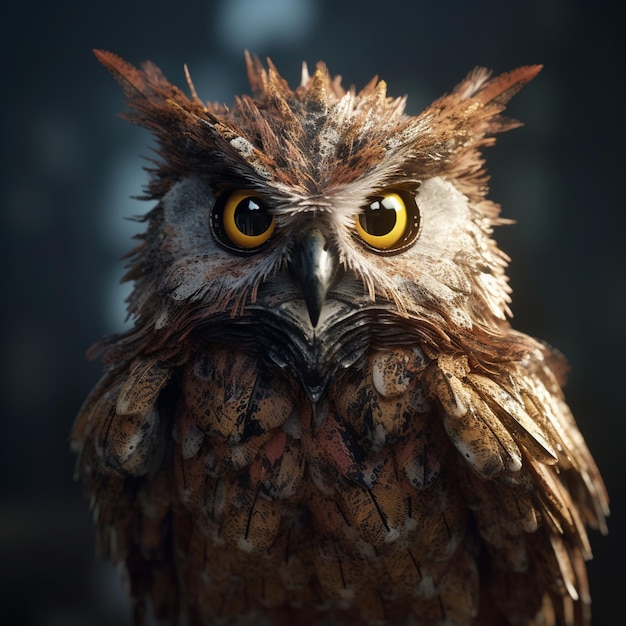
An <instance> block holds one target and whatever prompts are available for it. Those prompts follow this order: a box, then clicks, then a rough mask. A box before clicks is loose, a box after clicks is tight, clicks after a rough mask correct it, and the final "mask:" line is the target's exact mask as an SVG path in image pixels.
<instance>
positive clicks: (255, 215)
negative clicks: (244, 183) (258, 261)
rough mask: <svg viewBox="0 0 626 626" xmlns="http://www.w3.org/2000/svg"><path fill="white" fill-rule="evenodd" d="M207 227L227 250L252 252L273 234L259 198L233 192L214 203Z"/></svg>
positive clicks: (241, 192)
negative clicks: (208, 226)
mask: <svg viewBox="0 0 626 626" xmlns="http://www.w3.org/2000/svg"><path fill="white" fill-rule="evenodd" d="M211 226H212V229H213V232H214V234H215V235H216V236H217V238H218V240H219V241H220V242H221V243H222V244H224V245H225V246H227V247H229V248H234V249H236V250H240V251H243V252H253V251H254V250H256V249H257V248H259V246H262V245H263V244H264V243H265V242H266V241H268V239H269V238H270V237H271V236H272V233H273V232H274V216H273V215H272V214H271V213H270V211H269V209H268V207H267V204H266V202H265V201H264V200H263V198H261V196H259V194H257V193H255V192H253V191H249V190H238V191H233V192H232V193H230V194H229V195H228V196H226V198H225V200H224V201H222V202H220V201H218V202H217V203H216V206H215V209H214V210H213V214H212V215H211Z"/></svg>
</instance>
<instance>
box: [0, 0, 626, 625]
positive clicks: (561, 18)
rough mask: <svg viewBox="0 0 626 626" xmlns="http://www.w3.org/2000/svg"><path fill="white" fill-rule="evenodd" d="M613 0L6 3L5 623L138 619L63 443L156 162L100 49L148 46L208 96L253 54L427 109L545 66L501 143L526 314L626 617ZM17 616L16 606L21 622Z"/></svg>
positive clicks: (115, 310)
mask: <svg viewBox="0 0 626 626" xmlns="http://www.w3.org/2000/svg"><path fill="white" fill-rule="evenodd" d="M617 7H618V3H616V2H593V3H592V2H574V1H569V2H568V1H565V0H552V1H542V0H530V1H524V2H520V1H511V2H503V1H502V0H484V1H482V2H479V3H472V2H467V1H465V2H463V1H460V0H459V1H455V2H450V1H448V2H446V1H438V2H433V1H431V2H419V1H413V2H402V1H400V0H385V1H384V2H368V1H367V0H356V1H355V0H349V1H345V2H338V1H337V0H335V1H333V2H331V1H330V0H317V1H316V0H228V1H227V0H221V1H220V0H216V1H213V2H210V1H205V2H199V1H197V0H196V1H193V2H187V3H182V2H180V3H164V2H145V1H144V2H133V3H131V2H128V0H126V1H125V2H120V1H119V0H110V1H109V2H106V3H105V2H102V3H84V2H80V3H79V2H59V3H46V4H44V3H35V4H29V3H21V4H19V5H18V4H13V5H11V6H10V7H9V8H8V9H6V8H5V9H3V17H2V38H1V39H2V49H3V53H2V57H1V58H2V61H1V63H2V74H1V77H2V86H3V88H2V97H1V106H2V116H1V119H2V134H1V140H0V146H1V148H2V169H1V172H2V176H3V184H2V186H1V187H0V191H1V192H2V201H1V203H0V237H1V241H0V281H1V282H0V285H1V290H0V303H1V307H0V310H1V314H2V317H1V321H2V323H1V325H0V333H1V343H0V349H1V352H0V359H1V360H0V368H1V369H0V374H1V377H0V391H1V396H0V411H1V412H2V414H1V421H0V489H1V500H0V597H2V603H1V604H0V616H2V617H1V618H0V619H2V621H3V622H4V623H7V624H12V625H22V624H24V625H26V624H28V625H31V624H32V625H37V626H64V625H69V626H72V625H80V624H90V625H91V624H93V625H95V626H108V625H112V624H116V625H118V626H119V625H124V624H129V622H130V620H129V617H128V615H127V611H126V606H125V604H124V600H123V594H122V592H121V589H120V585H119V583H118V582H117V577H116V574H115V573H114V571H113V569H112V568H110V567H107V566H104V565H102V564H100V563H99V562H98V561H97V560H95V559H94V557H93V534H92V526H91V521H90V514H89V512H88V510H87V505H86V503H85V501H84V500H83V498H82V494H81V490H80V487H79V486H77V485H75V484H74V483H73V482H72V470H73V463H74V460H73V458H72V457H71V455H70V454H69V452H68V446H67V437H68V431H69V429H70V426H71V423H72V420H73V418H74V415H75V413H76V411H77V410H78V407H79V405H80V403H81V401H82V399H83V398H84V396H85V395H86V393H87V392H88V390H89V389H90V387H91V386H92V385H93V384H94V383H95V381H96V379H97V377H98V371H99V369H98V365H97V364H93V363H92V364H88V363H86V362H85V360H84V352H85V349H86V348H87V346H88V345H89V344H90V343H91V342H92V341H93V340H95V339H96V338H97V337H99V336H100V335H102V334H104V333H108V332H112V331H116V330H120V329H121V328H122V327H123V325H124V315H123V307H122V304H121V303H122V300H123V298H124V297H125V295H126V293H127V292H126V291H125V290H124V289H123V288H120V287H119V285H118V284H117V283H118V280H119V277H120V276H121V273H122V267H121V263H119V262H118V258H119V257H120V256H121V254H122V253H123V252H124V251H125V250H126V249H128V248H129V247H130V245H131V240H130V237H131V235H132V233H133V232H134V225H133V223H132V222H128V221H125V220H124V219H123V217H124V216H128V215H133V214H138V213H140V212H143V211H145V210H146V209H147V208H148V206H147V205H144V204H142V203H140V202H138V201H135V200H132V199H130V196H131V195H133V194H138V193H140V191H141V185H142V184H144V183H145V180H146V178H145V175H144V173H143V172H142V170H141V167H142V165H143V164H144V162H143V161H142V160H141V158H140V156H139V155H141V154H143V155H149V154H150V153H149V148H148V146H149V144H150V140H149V137H148V135H147V133H145V132H144V131H142V130H139V129H136V128H133V127H131V126H130V125H128V124H126V123H125V122H122V121H120V120H119V119H118V118H117V117H116V116H115V114H116V112H118V111H120V110H121V109H122V98H121V94H120V91H119V88H118V86H117V85H116V84H115V83H114V82H113V81H112V80H111V78H110V76H109V75H108V74H107V73H106V72H105V71H104V70H103V69H102V68H101V67H100V66H99V65H98V64H97V62H96V61H95V59H94V57H93V56H92V54H91V49H92V48H94V47H100V48H105V49H110V50H112V51H114V52H116V53H118V54H120V55H121V56H123V57H125V58H127V59H128V60H130V61H132V62H133V63H138V62H140V61H142V60H144V59H147V58H149V59H152V60H153V61H155V62H156V63H157V64H158V65H160V66H161V68H162V69H163V70H164V71H165V73H166V75H167V76H168V77H169V78H170V80H172V81H173V82H175V83H177V84H179V85H181V86H184V74H183V64H184V63H187V64H188V65H189V67H190V70H191V72H192V75H193V77H194V82H195V84H196V88H197V90H198V91H199V93H200V95H201V97H202V98H203V99H206V100H211V101H215V100H217V101H223V102H226V103H229V102H230V101H231V100H232V97H233V95H234V94H235V93H239V92H242V91H244V90H246V89H247V85H246V82H245V71H244V65H243V55H242V50H243V49H244V48H249V49H250V50H252V51H254V52H256V53H258V54H259V55H260V56H261V57H265V56H270V57H271V58H272V59H273V61H274V62H275V63H276V65H277V66H278V67H279V69H280V70H281V72H282V73H283V75H284V76H285V77H286V78H287V79H288V80H289V82H290V83H291V84H295V83H296V82H297V81H298V79H299V73H300V64H301V61H302V60H306V61H307V62H308V63H309V65H310V66H311V65H314V63H315V62H316V61H317V60H319V59H323V60H325V61H326V62H327V64H328V65H329V67H330V69H331V71H332V72H333V73H340V74H342V75H343V77H344V82H345V83H346V84H355V85H356V86H357V87H359V86H363V85H364V84H365V82H366V81H368V80H369V79H370V78H371V76H373V75H374V74H378V75H379V76H380V77H382V78H384V79H385V80H386V81H387V83H388V85H389V93H390V94H391V95H402V94H405V93H408V94H409V112H411V113H418V112H419V111H420V110H421V109H422V108H423V107H424V106H425V105H427V104H428V103H429V102H430V101H432V100H433V99H434V98H436V97H437V96H439V95H440V94H442V93H443V92H445V91H448V90H449V89H451V88H452V86H453V85H454V84H456V82H457V81H458V80H460V79H461V78H462V77H463V76H464V75H465V74H466V73H467V72H468V71H469V70H470V69H471V68H472V67H473V66H475V65H478V64H480V65H486V66H488V67H491V68H493V69H494V70H496V71H497V72H501V71H506V70H508V69H511V68H513V67H516V66H518V65H523V64H528V63H544V64H545V68H544V70H543V72H542V73H541V74H540V75H539V77H538V78H537V79H536V80H535V81H534V82H533V83H531V84H530V85H529V86H528V87H527V88H526V89H525V90H524V91H523V92H522V93H521V94H519V95H518V96H517V97H516V98H515V99H514V100H513V101H512V103H511V106H510V109H509V111H510V114H511V115H513V116H514V117H517V118H519V119H521V120H523V121H524V122H525V124H526V126H525V127H524V128H523V129H521V130H515V131H513V132H511V133H508V134H506V135H503V136H501V137H500V139H499V142H498V145H497V146H496V147H495V148H491V149H489V150H488V153H487V157H488V159H489V163H490V170H491V173H492V184H491V189H492V193H491V195H492V197H493V198H494V199H495V200H497V201H498V202H501V203H502V205H503V207H504V215H505V216H507V217H511V218H514V219H516V220H517V222H518V224H517V225H516V226H512V227H506V228H502V229H500V230H499V232H498V233H497V236H498V239H499V241H500V243H501V245H502V247H503V248H504V249H505V250H506V251H507V252H508V253H509V254H510V255H511V257H512V258H513V263H512V265H511V271H510V275H511V278H512V285H513V288H514V302H513V310H514V312H515V324H516V326H517V327H519V328H520V329H522V330H524V331H526V332H529V333H530V334H533V335H536V336H539V337H542V338H544V339H546V340H547V341H549V342H550V343H552V344H553V345H556V346H558V347H559V348H560V349H561V350H562V351H563V352H564V353H565V354H566V355H567V356H568V357H569V360H570V363H571V365H572V371H571V376H570V383H569V385H568V388H567V393H568V397H569V399H570V403H571V405H572V407H573V409H574V412H575V414H576V416H577V419H578V421H579V424H580V426H581V429H582V430H583V432H584V433H585V435H586V437H587V440H588V442H589V445H590V447H591V449H592V451H593V453H594V454H595V455H596V457H597V460H598V463H599V465H600V468H601V469H602V471H603V473H604V475H605V478H606V481H607V483H608V487H609V491H610V493H611V496H612V510H613V514H612V517H611V519H610V520H609V522H610V530H611V533H610V535H609V536H608V537H606V538H605V537H602V536H600V534H599V533H595V532H592V537H591V539H592V543H593V545H594V550H595V555H596V558H595V560H594V561H593V562H592V564H591V565H590V573H591V585H592V591H593V596H594V610H595V619H594V624H595V625H596V626H598V625H600V626H601V625H603V624H609V623H616V622H615V620H616V619H617V620H618V621H621V619H623V617H624V615H625V614H626V611H625V610H624V609H623V608H622V603H623V601H622V599H621V598H620V594H621V593H623V583H624V579H625V578H626V576H625V575H624V557H625V556H626V555H625V554H624V552H625V550H624V546H625V539H624V528H623V526H624V509H625V507H624V503H623V496H622V493H623V488H622V486H621V485H620V484H619V479H620V478H621V465H620V454H621V456H622V457H623V456H624V452H623V451H622V450H623V441H624V434H625V427H624V420H625V415H624V410H623V405H624V402H623V397H624V388H625V386H626V381H625V380H624V374H625V371H626V368H625V366H624V350H625V348H626V346H625V343H626V342H625V336H626V331H625V323H624V300H625V299H624V278H623V269H624V262H623V258H624V255H623V252H622V250H623V244H622V241H623V238H624V227H625V220H624V214H623V209H624V201H623V196H622V194H621V193H620V192H621V186H622V184H623V179H624V171H623V159H622V158H621V151H622V150H623V149H624V148H623V147H624V145H625V143H624V139H625V137H624V121H623V118H624V114H623V102H624V96H623V93H622V91H623V84H624V70H623V63H622V58H623V48H622V46H621V44H619V43H618V42H619V39H620V38H621V37H622V32H621V19H620V18H618V10H617ZM5 618H7V619H6V620H5Z"/></svg>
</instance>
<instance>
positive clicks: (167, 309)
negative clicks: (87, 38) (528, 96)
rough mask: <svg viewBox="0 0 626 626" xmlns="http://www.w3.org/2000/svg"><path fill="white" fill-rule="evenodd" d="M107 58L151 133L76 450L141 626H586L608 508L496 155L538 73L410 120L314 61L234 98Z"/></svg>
mask: <svg viewBox="0 0 626 626" xmlns="http://www.w3.org/2000/svg"><path fill="white" fill-rule="evenodd" d="M96 56H97V58H98V59H99V60H100V62H101V63H102V64H103V65H104V66H105V67H106V68H107V69H108V70H109V71H110V72H111V73H112V74H113V76H114V77H115V78H116V79H117V81H118V82H119V83H120V84H121V86H122V88H123V90H124V93H125V95H126V98H127V100H128V105H129V110H128V112H127V113H126V117H127V118H128V119H129V120H130V121H131V122H133V123H135V124H138V125H140V126H143V127H145V128H147V129H149V130H150V131H151V132H152V133H153V134H154V136H155V138H156V142H157V145H156V150H155V152H156V156H155V157H154V159H153V160H152V161H151V165H150V172H151V179H150V182H149V184H148V186H147V188H146V190H145V198H146V199H147V200H150V201H152V202H153V208H152V209H151V210H150V211H149V212H148V213H147V215H146V216H145V219H144V221H145V223H146V228H145V232H144V233H143V234H142V235H140V236H139V237H138V245H137V246H136V247H135V248H134V249H133V250H132V251H131V253H130V254H129V256H128V259H129V261H128V272H127V274H126V276H125V279H126V280H128V281H132V282H133V285H134V286H133V290H132V293H131V295H130V297H129V300H128V309H129V314H130V315H131V317H132V319H133V322H134V323H133V325H132V327H131V328H130V329H129V330H127V331H126V332H123V333H121V334H118V335H115V336H112V337H108V338H105V339H103V340H101V341H100V342H99V343H98V344H96V346H94V348H92V351H91V353H92V356H99V357H100V358H101V359H102V363H103V370H104V375H103V377H102V379H101V380H100V382H99V383H98V384H97V385H96V387H95V388H94V389H93V391H92V392H91V394H90V395H89V396H88V398H87V399H86V401H85V403H84V405H83V406H82V408H81V410H80V413H79V415H78V417H77V419H76V422H75V424H74V427H73V431H72V436H71V439H72V447H73V450H74V451H75V452H76V453H77V455H78V461H77V475H78V477H79V478H80V479H81V480H82V481H83V482H84V485H85V488H86V492H87V494H88V497H89V499H90V502H91V507H92V509H93V515H94V519H95V525H96V527H97V533H98V540H97V542H98V546H99V551H100V553H101V554H102V556H103V557H105V558H107V559H110V560H111V561H113V562H115V563H117V564H119V566H120V569H121V571H122V572H123V576H124V578H125V581H126V584H127V587H128V593H129V595H130V597H131V599H132V606H133V609H132V610H133V620H134V624H135V625H136V626H140V625H142V624H146V623H148V620H151V619H154V620H156V623H158V624H161V625H172V626H208V625H213V624H215V625H233V626H235V625H244V624H255V625H256V624H263V625H287V624H298V625H301V626H308V625H311V626H313V625H320V626H321V625H331V624H332V625H337V626H341V625H350V626H359V625H361V626H373V625H377V626H383V625H394V626H395V625H404V624H406V625H408V624H411V625H414V626H470V625H480V626H496V625H498V626H504V625H512V626H523V625H524V626H531V625H534V626H539V625H542V626H550V625H552V626H556V625H560V626H586V625H588V624H589V623H590V608H589V607H590V597H589V588H588V583H587V576H586V569H585V561H586V560H587V559H589V558H590V557H591V549H590V545H589V540H588V536H587V531H586V529H587V527H592V528H597V529H599V530H601V531H603V532H604V531H605V530H606V525H605V518H606V516H607V515H608V499H607V495H606V491H605V488H604V486H603V483H602V479H601V477H600V474H599V472H598V469H597V467H596V465H595V463H594V460H593V458H592V457H591V455H590V453H589V451H588V449H587V447H586V445H585V442H584V440H583V437H582V435H581V433H580V431H579V430H578V428H577V426H576V423H575V421H574V418H573V417H572V414H571V413H570V411H569V409H568V406H567V404H566V402H565V399H564V395H563V392H562V384H563V383H564V372H565V370H566V367H565V365H564V362H563V358H562V357H561V356H560V355H559V354H558V353H556V352H555V351H553V350H552V349H551V348H550V347H548V346H547V345H546V344H545V343H542V342H540V341H537V340H535V339H533V338H531V337H529V336H528V335H525V334H522V333H521V332H518V331H516V330H513V328H512V327H511V325H510V322H509V319H510V314H511V313H510V309H509V303H510V288H509V286H508V283H507V278H506V275H505V270H506V266H507V262H508V258H507V256H506V255H505V254H504V253H503V252H502V251H501V250H500V249H499V248H498V247H497V245H496V243H495V241H494V239H493V237H492V235H493V229H494V227H496V226H498V225H500V224H503V223H504V222H505V221H506V220H504V219H502V218H501V217H499V212H500V209H499V206H498V205H496V204H495V203H494V202H492V201H491V200H489V199H488V198H487V174H486V171H485V169H484V161H483V157H482V149H483V148H484V147H486V146H489V145H491V144H493V142H494V135H495V134H496V133H498V132H501V131H505V130H508V129H511V128H513V127H515V126H518V123H517V122H515V121H514V120H511V119H508V118H506V117H504V116H503V115H502V112H503V110H504V108H505V106H506V104H507V102H508V101H509V99H510V98H511V97H512V96H513V95H514V94H515V93H516V92H517V91H518V90H519V89H520V88H521V87H522V86H524V85H525V84H526V83H527V82H528V81H530V80H531V79H532V78H533V77H534V76H535V75H536V74H537V73H538V72H539V70H540V66H527V67H520V68H518V69H516V70H513V71H511V72H509V73H505V74H502V75H500V76H498V77H496V78H491V77H490V72H489V71H487V70H485V69H483V68H477V69H475V70H473V71H472V72H471V73H470V74H469V75H468V76H467V78H465V79H464V80H463V81H462V82H461V83H460V84H459V85H458V86H457V87H456V88H454V90H453V91H452V92H451V93H449V94H448V95H444V96H443V97H441V98H439V99H438V100H436V101H435V102H434V103H433V104H432V105H430V106H429V107H428V108H427V109H426V110H425V111H424V112H423V113H421V114H420V115H418V116H411V115H408V114H406V113H405V98H394V97H389V96H388V95H387V93H386V84H385V83H384V82H383V81H378V80H377V79H374V80H372V81H371V82H370V83H369V84H367V85H366V86H365V87H364V88H363V89H362V90H361V91H357V90H356V89H354V88H351V89H344V88H343V87H342V85H341V79H340V77H333V76H331V75H330V74H329V72H328V70H327V68H326V66H325V65H323V64H321V63H320V64H318V65H317V66H316V69H315V71H314V73H313V74H312V75H311V74H309V71H308V69H307V67H306V65H305V66H303V70H302V79H301V82H300V84H299V85H298V86H297V87H296V88H295V89H293V88H291V87H290V86H289V85H288V84H287V82H286V81H285V80H284V79H283V78H282V77H281V76H280V74H279V73H278V71H277V70H276V68H275V67H274V66H273V65H272V63H271V62H269V61H268V63H267V64H266V65H265V64H263V63H262V62H261V61H259V59H257V58H256V57H253V56H251V55H248V54H247V55H246V62H247V71H248V75H249V80H250V83H251V91H252V94H253V95H252V96H248V95H244V96H241V97H239V98H236V99H235V101H234V104H233V105H232V107H230V108H228V107H226V106H222V105H218V104H207V103H205V102H203V101H201V100H200V98H199V97H198V95H197V93H196V90H195V89H194V86H193V83H192V82H191V79H190V78H189V75H188V74H187V78H188V83H189V93H190V95H189V96H187V95H185V93H183V91H181V90H179V89H178V88H177V87H175V86H173V85H172V84H170V83H169V82H168V81H167V80H166V78H165V77H164V75H163V74H162V73H161V72H160V70H159V69H158V68H157V67H156V66H154V65H153V64H151V63H145V64H144V65H143V66H142V67H141V69H138V68H135V67H133V66H132V65H130V64H128V63H127V62H125V61H124V60H122V59H120V58H119V57H117V56H115V55H114V54H112V53H109V52H104V51H96ZM151 616H153V617H151Z"/></svg>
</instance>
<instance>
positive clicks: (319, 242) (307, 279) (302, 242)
mask: <svg viewBox="0 0 626 626" xmlns="http://www.w3.org/2000/svg"><path fill="white" fill-rule="evenodd" d="M338 267H339V258H338V256H337V253H336V252H335V251H334V250H333V249H332V247H331V246H330V245H329V243H328V241H327V240H326V237H325V236H324V234H323V233H322V231H321V230H320V229H319V228H311V229H309V230H307V231H306V232H305V233H304V234H303V235H302V237H300V239H299V240H298V242H297V243H296V245H295V247H294V249H293V253H292V258H291V264H290V267H289V269H290V272H291V275H292V277H293V279H294V281H295V282H296V284H297V285H298V287H300V290H301V291H302V297H303V298H304V301H305V303H306V306H307V309H308V311H309V318H310V319H311V324H312V325H313V328H315V327H316V326H317V322H318V320H319V318H320V313H321V312H322V307H323V306H324V300H325V299H326V294H327V293H328V291H329V290H330V288H331V287H332V286H333V284H334V281H335V277H336V275H337V269H338Z"/></svg>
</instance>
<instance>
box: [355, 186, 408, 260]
mask: <svg viewBox="0 0 626 626" xmlns="http://www.w3.org/2000/svg"><path fill="white" fill-rule="evenodd" d="M419 225H420V214H419V209H418V207H417V204H416V202H415V198H414V197H413V196H412V195H410V194H408V193H404V192H398V193H396V192H388V193H384V194H381V195H380V196H374V197H372V198H370V199H369V201H368V204H367V205H365V206H364V207H363V208H362V210H361V213H360V214H359V215H358V216H357V218H356V231H357V233H358V235H359V237H360V238H361V240H362V241H363V242H364V243H366V244H367V245H368V246H369V247H371V248H373V249H374V250H376V251H378V252H396V251H399V250H402V249H404V248H405V247H406V246H407V245H409V244H410V243H412V242H413V241H414V239H415V238H416V237H417V235H418V233H419Z"/></svg>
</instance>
